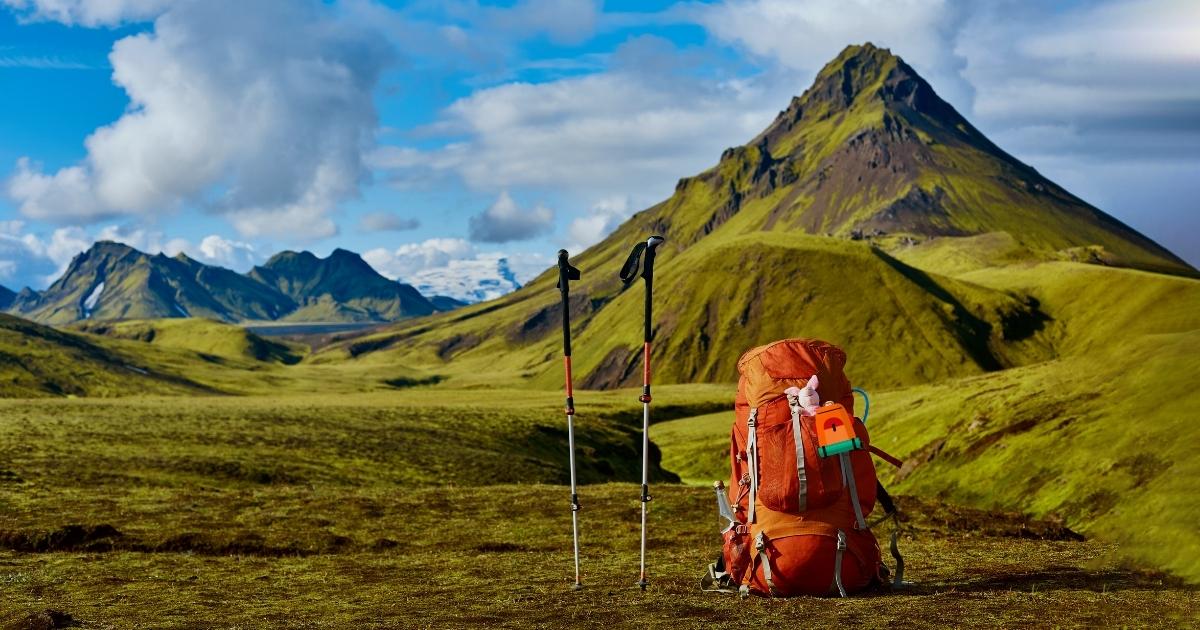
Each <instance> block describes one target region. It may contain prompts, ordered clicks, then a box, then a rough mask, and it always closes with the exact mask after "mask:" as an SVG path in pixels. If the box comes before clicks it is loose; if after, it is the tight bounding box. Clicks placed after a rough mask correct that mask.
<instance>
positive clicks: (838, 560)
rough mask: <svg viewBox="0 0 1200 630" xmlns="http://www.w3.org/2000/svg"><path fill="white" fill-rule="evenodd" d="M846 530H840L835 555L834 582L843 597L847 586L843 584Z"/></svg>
mask: <svg viewBox="0 0 1200 630" xmlns="http://www.w3.org/2000/svg"><path fill="white" fill-rule="evenodd" d="M846 546H847V545H846V532H843V531H842V530H840V529H839V530H838V533H837V554H836V555H835V556H834V557H833V584H832V585H831V586H836V587H837V592H838V594H839V595H841V596H842V597H846V586H845V585H844V584H842V556H844V555H846Z"/></svg>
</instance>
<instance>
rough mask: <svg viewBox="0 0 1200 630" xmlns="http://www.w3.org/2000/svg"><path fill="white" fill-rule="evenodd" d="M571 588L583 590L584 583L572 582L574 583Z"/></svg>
mask: <svg viewBox="0 0 1200 630" xmlns="http://www.w3.org/2000/svg"><path fill="white" fill-rule="evenodd" d="M571 590H572V591H582V590H583V583H581V582H576V583H574V584H572V585H571Z"/></svg>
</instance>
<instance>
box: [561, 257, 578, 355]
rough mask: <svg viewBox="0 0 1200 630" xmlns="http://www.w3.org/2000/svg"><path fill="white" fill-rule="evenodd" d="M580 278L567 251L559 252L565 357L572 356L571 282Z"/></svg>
mask: <svg viewBox="0 0 1200 630" xmlns="http://www.w3.org/2000/svg"><path fill="white" fill-rule="evenodd" d="M579 278H580V274H579V270H578V269H576V268H574V267H572V266H571V263H569V262H567V250H565V249H560V250H558V290H559V292H561V293H562V304H563V316H562V322H563V356H567V357H569V356H571V281H572V280H578V279H579Z"/></svg>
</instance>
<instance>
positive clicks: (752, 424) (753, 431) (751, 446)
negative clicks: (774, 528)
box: [746, 407, 758, 524]
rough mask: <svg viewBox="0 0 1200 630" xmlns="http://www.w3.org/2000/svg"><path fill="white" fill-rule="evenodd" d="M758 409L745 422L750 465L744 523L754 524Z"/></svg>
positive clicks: (756, 482) (756, 493) (747, 453)
mask: <svg viewBox="0 0 1200 630" xmlns="http://www.w3.org/2000/svg"><path fill="white" fill-rule="evenodd" d="M757 425H758V407H755V408H754V409H751V410H750V418H749V419H747V420H746V456H747V459H748V461H747V463H748V464H749V465H750V501H749V503H750V513H749V515H748V516H747V518H746V523H747V524H750V523H753V522H754V503H755V502H756V501H757V500H758V430H757V428H756V427H757Z"/></svg>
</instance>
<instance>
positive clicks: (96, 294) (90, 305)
mask: <svg viewBox="0 0 1200 630" xmlns="http://www.w3.org/2000/svg"><path fill="white" fill-rule="evenodd" d="M102 293H104V282H103V281H101V282H100V283H99V284H97V285H96V286H95V287H94V288H93V289H92V292H91V293H89V294H88V296H87V297H86V298H84V299H83V318H84V319H88V318H90V317H91V316H92V311H94V310H96V304H98V303H99V302H100V294H102Z"/></svg>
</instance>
